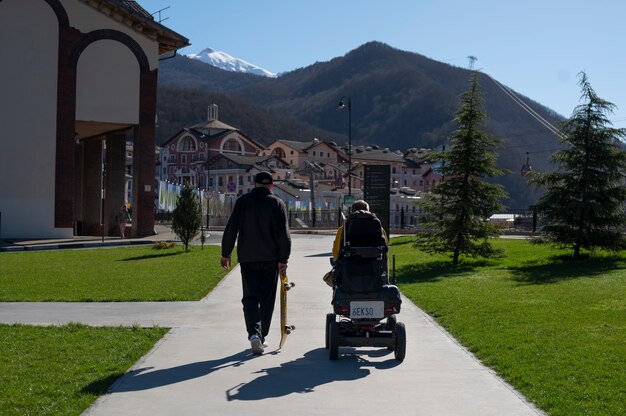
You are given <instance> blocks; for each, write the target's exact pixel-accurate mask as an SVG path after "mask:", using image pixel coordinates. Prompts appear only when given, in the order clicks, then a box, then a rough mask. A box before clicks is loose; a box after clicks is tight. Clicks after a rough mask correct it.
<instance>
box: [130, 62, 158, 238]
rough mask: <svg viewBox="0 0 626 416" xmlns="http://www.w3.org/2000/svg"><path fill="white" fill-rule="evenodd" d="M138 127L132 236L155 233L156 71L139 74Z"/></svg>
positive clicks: (135, 137)
mask: <svg viewBox="0 0 626 416" xmlns="http://www.w3.org/2000/svg"><path fill="white" fill-rule="evenodd" d="M139 82H140V90H139V91H140V92H139V96H140V102H139V126H137V127H136V128H135V132H134V133H135V134H134V138H133V140H134V142H133V217H134V218H133V231H132V235H133V236H146V235H152V234H154V195H155V189H154V184H155V168H156V159H155V157H156V156H155V147H156V146H155V144H156V139H155V129H154V117H155V115H156V91H157V70H156V69H155V70H153V71H149V72H148V71H146V72H142V73H141V75H140V81H139Z"/></svg>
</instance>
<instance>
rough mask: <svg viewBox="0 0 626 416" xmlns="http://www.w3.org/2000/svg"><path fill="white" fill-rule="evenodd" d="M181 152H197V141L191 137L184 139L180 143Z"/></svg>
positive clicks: (179, 149)
mask: <svg viewBox="0 0 626 416" xmlns="http://www.w3.org/2000/svg"><path fill="white" fill-rule="evenodd" d="M178 151H179V152H195V151H196V141H195V140H194V139H193V138H192V137H191V136H185V137H183V138H182V139H181V140H180V142H179V143H178Z"/></svg>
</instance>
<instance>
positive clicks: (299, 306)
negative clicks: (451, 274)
mask: <svg viewBox="0 0 626 416" xmlns="http://www.w3.org/2000/svg"><path fill="white" fill-rule="evenodd" d="M331 245H332V236H323V235H306V236H303V235H293V254H292V258H291V260H290V266H289V270H288V272H289V276H290V278H291V279H292V280H293V281H295V282H296V287H295V288H294V289H293V290H292V291H291V292H290V303H289V306H290V310H289V312H290V320H291V323H292V324H294V325H296V327H297V329H296V331H295V332H294V333H293V334H292V335H291V336H290V337H289V339H288V341H287V343H286V345H285V347H284V349H283V350H281V351H277V350H276V345H277V343H278V339H279V334H278V328H277V326H278V325H277V320H278V313H275V318H276V319H275V322H274V323H273V325H274V327H273V328H272V331H271V333H270V337H268V342H269V343H270V347H269V348H268V349H267V350H266V353H265V354H264V355H262V356H254V355H252V354H251V353H250V349H249V343H248V341H247V339H246V334H245V330H244V324H243V313H242V310H241V309H242V308H241V303H240V296H241V282H240V273H239V268H235V269H234V270H233V271H232V273H230V274H229V275H228V276H227V277H226V278H225V279H224V280H223V281H222V282H221V283H220V284H219V285H218V286H217V287H216V288H215V289H214V291H213V292H212V293H211V294H210V295H209V296H207V297H206V298H205V299H203V300H202V301H200V302H173V303H154V302H147V303H89V304H82V303H0V322H4V323H13V322H23V323H34V324H53V323H66V322H71V321H74V322H84V323H87V324H91V325H120V324H121V325H130V324H133V323H139V324H141V325H146V326H150V325H160V326H166V327H171V328H172V329H171V331H169V333H168V334H167V335H166V336H165V337H164V339H163V340H162V341H160V342H159V343H158V344H157V345H156V346H155V347H154V348H153V349H152V351H151V352H150V353H148V354H147V355H146V356H145V357H143V358H142V359H141V360H140V361H139V362H137V363H136V364H135V365H134V366H133V368H132V369H131V370H130V371H129V372H128V373H127V374H126V375H124V376H123V377H122V378H120V379H119V380H118V381H117V382H116V383H115V384H114V385H113V387H112V389H111V391H110V393H109V394H107V395H105V396H103V397H101V398H100V399H99V400H98V401H97V402H96V403H95V404H94V405H93V406H92V407H91V408H90V409H88V410H87V411H86V412H85V414H87V415H137V414H149V415H176V414H181V415H207V414H211V415H226V414H229V415H244V414H245V415H263V416H267V415H290V416H291V415H294V414H296V415H298V416H304V415H316V416H317V415H338V414H341V415H357V414H358V415H362V414H367V415H385V414H392V415H394V416H398V415H429V416H432V415H455V416H458V415H480V416H485V415H498V416H502V415H539V414H543V413H541V412H540V411H538V410H537V409H535V408H534V407H533V406H532V405H531V404H529V403H528V402H527V401H526V400H525V399H524V398H523V397H522V396H521V395H520V394H519V393H517V392H516V391H514V390H513V389H512V388H511V387H510V386H509V385H507V384H506V383H504V382H503V381H502V380H500V379H499V378H498V377H497V376H496V375H495V374H494V373H493V372H492V371H491V370H489V369H487V368H486V367H484V366H482V365H481V364H480V363H479V362H478V361H477V360H476V359H475V358H474V357H473V356H472V355H471V354H469V353H468V352H467V351H466V350H465V349H464V348H462V347H461V346H459V344H458V343H457V342H456V341H455V340H454V339H452V338H451V337H450V336H449V335H448V334H447V333H446V332H445V331H444V330H443V329H441V328H440V327H439V326H437V325H436V324H435V323H434V322H433V321H432V320H431V319H430V317H429V316H428V315H426V314H425V313H423V312H422V311H421V310H419V309H418V308H417V307H415V305H413V304H412V303H410V302H409V301H407V300H406V299H405V301H404V304H403V308H402V312H401V313H400V315H398V318H399V321H402V322H404V323H405V324H406V326H407V338H408V340H407V354H406V359H405V360H404V361H403V362H402V363H398V362H397V361H395V360H394V358H393V353H391V352H389V351H387V350H386V349H375V348H371V349H368V348H358V349H354V348H347V347H342V348H340V357H339V360H338V361H330V360H329V359H328V354H327V351H326V350H325V349H324V322H325V314H326V313H327V312H329V311H330V289H329V288H328V287H327V286H326V285H325V284H323V283H322V281H321V276H322V275H323V273H324V272H326V271H327V270H328V268H329V263H328V257H329V256H330V253H329V251H330V247H331ZM216 261H217V259H216Z"/></svg>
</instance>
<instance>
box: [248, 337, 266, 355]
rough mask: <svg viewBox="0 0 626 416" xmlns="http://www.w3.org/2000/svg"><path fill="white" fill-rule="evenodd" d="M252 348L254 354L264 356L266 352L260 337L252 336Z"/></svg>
mask: <svg viewBox="0 0 626 416" xmlns="http://www.w3.org/2000/svg"><path fill="white" fill-rule="evenodd" d="M250 346H251V347H252V353H253V354H263V351H265V350H264V349H263V342H262V341H261V338H259V336H258V335H252V336H251V337H250Z"/></svg>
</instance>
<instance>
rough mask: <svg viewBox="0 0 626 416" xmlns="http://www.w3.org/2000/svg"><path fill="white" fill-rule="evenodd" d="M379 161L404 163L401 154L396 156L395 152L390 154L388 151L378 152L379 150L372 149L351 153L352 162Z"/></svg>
mask: <svg viewBox="0 0 626 416" xmlns="http://www.w3.org/2000/svg"><path fill="white" fill-rule="evenodd" d="M355 159H358V160H380V161H389V162H402V161H404V157H403V156H402V154H398V153H396V152H392V151H390V150H384V149H383V150H380V149H372V150H364V151H362V152H356V151H355V152H353V153H352V160H355Z"/></svg>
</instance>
